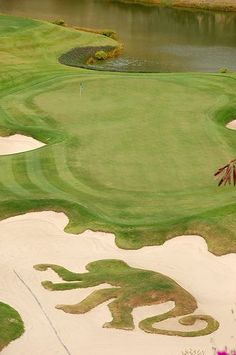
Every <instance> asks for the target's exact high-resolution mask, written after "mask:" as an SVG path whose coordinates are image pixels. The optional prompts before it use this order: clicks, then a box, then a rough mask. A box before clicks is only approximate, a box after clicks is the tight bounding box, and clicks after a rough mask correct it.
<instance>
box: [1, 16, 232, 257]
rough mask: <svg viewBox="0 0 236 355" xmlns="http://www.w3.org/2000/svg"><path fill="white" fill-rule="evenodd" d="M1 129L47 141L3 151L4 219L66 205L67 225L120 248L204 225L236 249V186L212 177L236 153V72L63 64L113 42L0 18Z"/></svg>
mask: <svg viewBox="0 0 236 355" xmlns="http://www.w3.org/2000/svg"><path fill="white" fill-rule="evenodd" d="M0 27H1V29H2V28H3V29H4V32H1V33H3V34H4V37H3V46H2V49H1V51H2V53H3V56H1V59H0V61H1V67H0V74H1V94H0V95H1V96H0V97H1V111H0V126H1V132H2V134H12V133H15V132H17V133H22V134H26V135H30V136H32V137H34V138H36V139H39V140H42V141H43V142H45V143H47V146H45V147H44V148H41V149H39V150H36V151H32V152H27V153H22V154H17V155H14V156H4V157H1V171H0V183H1V189H0V207H1V210H0V211H1V212H0V213H1V218H4V217H6V216H11V215H15V214H20V213H24V212H27V211H32V210H45V209H54V210H56V211H64V212H66V213H67V215H68V217H69V218H70V223H69V225H68V226H67V231H69V232H73V233H79V232H82V231H84V230H85V229H88V228H89V229H93V230H102V231H107V232H113V233H115V235H116V237H117V238H116V241H117V244H118V246H120V247H122V248H130V249H134V248H140V247H142V246H145V245H155V244H161V243H163V242H164V241H165V240H166V239H169V238H172V237H174V236H176V235H180V234H200V235H202V236H203V237H204V238H205V239H206V240H207V241H208V246H209V249H210V250H211V251H212V252H214V253H215V254H224V253H228V252H236V234H235V227H236V200H235V197H236V191H235V189H234V187H233V186H227V187H221V188H219V187H217V183H216V182H215V181H214V178H213V174H214V172H215V171H216V170H217V168H218V167H219V166H221V165H224V164H225V163H227V162H228V161H229V160H231V159H233V158H235V155H236V144H235V142H236V133H235V132H233V131H231V130H229V129H227V128H226V127H225V124H226V123H227V122H229V121H230V120H232V119H234V118H235V116H236V94H235V92H236V76H235V75H234V74H200V73H199V74H191V73H183V74H158V73H155V74H135V73H133V74H124V73H108V72H96V71H89V70H84V69H79V68H71V67H66V66H63V65H61V64H59V63H58V57H59V56H60V55H61V54H62V53H64V52H66V51H68V50H69V49H70V48H73V47H76V46H77V47H78V46H86V45H89V46H98V45H99V46H102V45H114V44H115V42H114V41H113V40H112V39H109V38H106V37H104V36H101V35H97V34H90V33H87V32H80V31H75V30H72V29H68V28H63V27H60V26H56V25H52V24H49V23H46V22H39V21H33V20H24V19H17V18H11V17H6V16H1V17H0Z"/></svg>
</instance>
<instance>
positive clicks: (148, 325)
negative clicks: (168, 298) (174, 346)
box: [139, 314, 219, 337]
mask: <svg viewBox="0 0 236 355" xmlns="http://www.w3.org/2000/svg"><path fill="white" fill-rule="evenodd" d="M168 318H169V317H168ZM166 319H167V318H166ZM161 320H163V319H160V316H156V317H151V318H146V319H144V320H142V321H141V322H140V323H139V327H140V328H141V329H142V330H144V331H145V332H147V333H153V334H163V335H175V336H181V337H197V336H203V335H208V334H211V333H213V332H214V331H216V330H217V329H218V328H219V323H218V322H217V321H216V320H215V319H214V318H212V317H211V316H207V315H198V314H197V315H187V316H185V317H182V318H180V319H179V320H178V322H179V323H180V324H182V325H194V324H195V322H196V321H197V320H202V321H204V322H206V323H207V324H206V327H205V328H203V329H201V330H195V331H180V330H164V329H158V328H155V327H154V326H153V325H154V324H155V323H157V322H160V321H161Z"/></svg>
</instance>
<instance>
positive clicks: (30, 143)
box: [0, 134, 45, 155]
mask: <svg viewBox="0 0 236 355" xmlns="http://www.w3.org/2000/svg"><path fill="white" fill-rule="evenodd" d="M44 145H45V144H44V143H42V142H40V141H37V140H36V139H34V138H31V137H27V136H23V135H21V134H14V135H12V136H9V137H0V155H6V154H16V153H20V152H27V151H29V150H33V149H37V148H41V147H43V146H44Z"/></svg>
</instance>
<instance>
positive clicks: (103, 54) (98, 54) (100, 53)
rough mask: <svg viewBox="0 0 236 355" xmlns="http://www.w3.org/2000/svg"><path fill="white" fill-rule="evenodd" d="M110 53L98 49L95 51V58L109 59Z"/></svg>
mask: <svg viewBox="0 0 236 355" xmlns="http://www.w3.org/2000/svg"><path fill="white" fill-rule="evenodd" d="M107 57H108V55H107V53H106V52H105V51H97V52H96V53H95V58H96V59H98V60H105V59H107Z"/></svg>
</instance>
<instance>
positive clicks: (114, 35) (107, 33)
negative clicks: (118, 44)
mask: <svg viewBox="0 0 236 355" xmlns="http://www.w3.org/2000/svg"><path fill="white" fill-rule="evenodd" d="M101 34H102V35H103V36H106V37H109V38H112V39H117V33H116V32H115V31H113V30H102V32H101Z"/></svg>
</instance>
